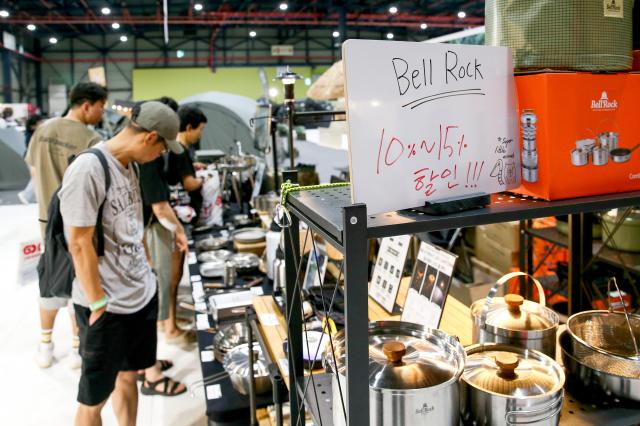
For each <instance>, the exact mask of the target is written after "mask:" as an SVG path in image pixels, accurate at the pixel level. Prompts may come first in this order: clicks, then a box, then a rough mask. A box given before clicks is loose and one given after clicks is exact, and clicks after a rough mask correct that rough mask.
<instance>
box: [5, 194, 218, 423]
mask: <svg viewBox="0 0 640 426" xmlns="http://www.w3.org/2000/svg"><path fill="white" fill-rule="evenodd" d="M12 195H13V194H7V193H0V199H3V200H4V201H7V200H10V199H13V198H14V197H15V196H12ZM36 212H37V207H36V205H35V204H31V205H7V204H5V203H0V342H2V343H1V344H0V378H2V386H0V424H2V425H17V424H19V425H23V426H31V425H34V426H35V425H38V426H40V425H70V424H72V423H73V418H74V415H75V411H76V407H77V403H76V402H75V399H76V392H77V385H78V379H79V375H80V372H79V370H71V369H70V368H69V367H68V366H67V364H66V355H67V353H68V352H69V350H70V348H71V335H70V328H71V327H70V322H69V316H68V314H67V312H66V310H65V311H64V312H63V311H61V312H60V314H59V315H58V319H57V321H56V326H55V329H54V333H53V340H54V343H55V350H54V356H55V361H54V364H53V366H52V367H51V368H48V369H40V368H39V367H38V366H37V365H36V363H35V361H34V354H35V350H36V347H37V344H38V339H39V335H40V325H39V316H38V301H37V296H38V283H37V280H36V278H35V276H33V274H32V276H31V278H29V279H27V280H26V282H23V283H20V282H19V281H21V280H20V279H19V273H18V263H19V256H18V254H19V250H20V244H21V243H23V242H28V241H32V240H37V239H38V238H39V232H38V223H37V218H36ZM183 284H184V283H183ZM187 285H188V284H187ZM158 347H159V356H160V358H164V359H170V360H172V361H173V362H174V365H175V367H174V368H172V369H171V370H169V371H168V372H167V373H168V375H170V376H171V377H173V378H175V379H177V380H180V381H182V382H184V383H186V384H191V383H193V382H195V381H197V380H200V379H201V378H202V374H201V371H200V366H199V360H198V354H197V351H196V350H195V346H194V347H192V349H191V350H189V351H185V350H182V349H179V348H177V347H176V346H171V345H168V344H166V343H165V342H164V341H163V338H162V337H160V341H159V344H158ZM206 423H207V421H206V416H205V404H204V394H203V390H202V388H198V389H196V390H195V395H194V397H191V396H190V393H189V392H187V393H185V394H182V395H180V396H176V397H172V398H167V397H162V396H153V397H150V396H144V395H140V399H139V406H138V422H137V424H138V425H142V426H147V425H149V426H151V425H153V426H157V425H180V426H182V425H185V426H190V425H206ZM103 424H104V425H116V424H117V422H116V420H115V417H114V414H113V411H112V408H111V404H110V403H108V404H107V406H106V407H105V410H104V411H103Z"/></svg>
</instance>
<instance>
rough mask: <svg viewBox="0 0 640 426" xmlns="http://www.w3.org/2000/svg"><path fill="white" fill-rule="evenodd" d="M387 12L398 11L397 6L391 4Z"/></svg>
mask: <svg viewBox="0 0 640 426" xmlns="http://www.w3.org/2000/svg"><path fill="white" fill-rule="evenodd" d="M389 13H398V8H397V7H395V6H391V7H390V8H389Z"/></svg>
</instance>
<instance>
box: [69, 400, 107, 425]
mask: <svg viewBox="0 0 640 426" xmlns="http://www.w3.org/2000/svg"><path fill="white" fill-rule="evenodd" d="M106 403H107V400H106V399H105V400H104V402H102V403H101V404H98V405H94V406H89V405H84V404H78V411H76V421H75V424H76V426H101V425H102V417H101V415H100V414H101V413H102V408H103V407H104V405H105V404H106Z"/></svg>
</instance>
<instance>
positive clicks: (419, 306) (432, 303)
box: [402, 242, 458, 328]
mask: <svg viewBox="0 0 640 426" xmlns="http://www.w3.org/2000/svg"><path fill="white" fill-rule="evenodd" d="M457 258H458V256H456V255H455V254H453V253H450V252H448V251H446V250H444V249H442V248H440V247H437V246H434V245H432V244H429V243H424V242H423V243H421V244H420V250H419V252H418V259H417V260H416V264H415V265H414V268H413V274H412V275H411V283H410V285H409V291H408V292H407V300H406V301H405V304H404V309H403V311H402V321H406V322H413V323H416V324H421V325H424V326H427V327H434V328H437V327H438V325H439V324H440V318H441V317H442V310H443V309H444V303H445V301H446V300H447V294H448V293H449V285H450V284H451V277H452V276H453V267H454V266H455V263H456V260H457Z"/></svg>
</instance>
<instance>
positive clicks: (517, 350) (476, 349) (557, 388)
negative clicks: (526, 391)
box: [460, 343, 567, 401]
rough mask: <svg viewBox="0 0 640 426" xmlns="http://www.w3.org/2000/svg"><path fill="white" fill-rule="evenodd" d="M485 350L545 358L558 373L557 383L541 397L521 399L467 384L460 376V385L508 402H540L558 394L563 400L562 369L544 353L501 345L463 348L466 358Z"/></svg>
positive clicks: (479, 344)
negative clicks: (505, 351)
mask: <svg viewBox="0 0 640 426" xmlns="http://www.w3.org/2000/svg"><path fill="white" fill-rule="evenodd" d="M487 350H507V351H509V352H514V353H518V354H525V355H528V354H529V353H531V354H533V355H535V356H536V357H535V358H534V359H538V360H544V359H545V358H546V359H548V360H549V361H551V363H550V364H549V366H550V367H553V369H554V370H556V372H557V373H558V379H559V380H558V383H557V384H556V386H555V387H554V388H553V389H551V390H550V391H547V392H545V393H543V394H541V395H530V396H521V397H516V396H510V395H505V394H502V393H497V392H493V391H491V390H488V389H483V388H480V387H478V386H476V385H475V384H473V383H469V382H467V381H466V380H465V379H464V377H462V376H461V377H460V382H461V383H464V384H466V385H467V386H471V387H472V388H474V389H477V390H478V391H480V392H485V393H488V394H491V395H495V396H498V397H501V398H506V399H510V400H526V401H535V400H541V399H548V398H549V397H553V396H556V395H557V394H558V393H559V394H560V398H563V391H564V385H565V382H566V380H567V378H566V375H565V373H564V368H563V367H562V366H561V365H560V364H559V363H558V362H557V361H556V360H554V359H553V358H551V357H550V356H548V355H545V354H544V353H542V352H540V351H537V350H535V349H525V348H521V347H518V346H512V345H506V344H503V343H475V344H473V345H469V346H465V351H466V352H467V356H468V355H473V354H474V353H476V352H485V351H487ZM470 351H473V352H470ZM552 399H553V398H552Z"/></svg>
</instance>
